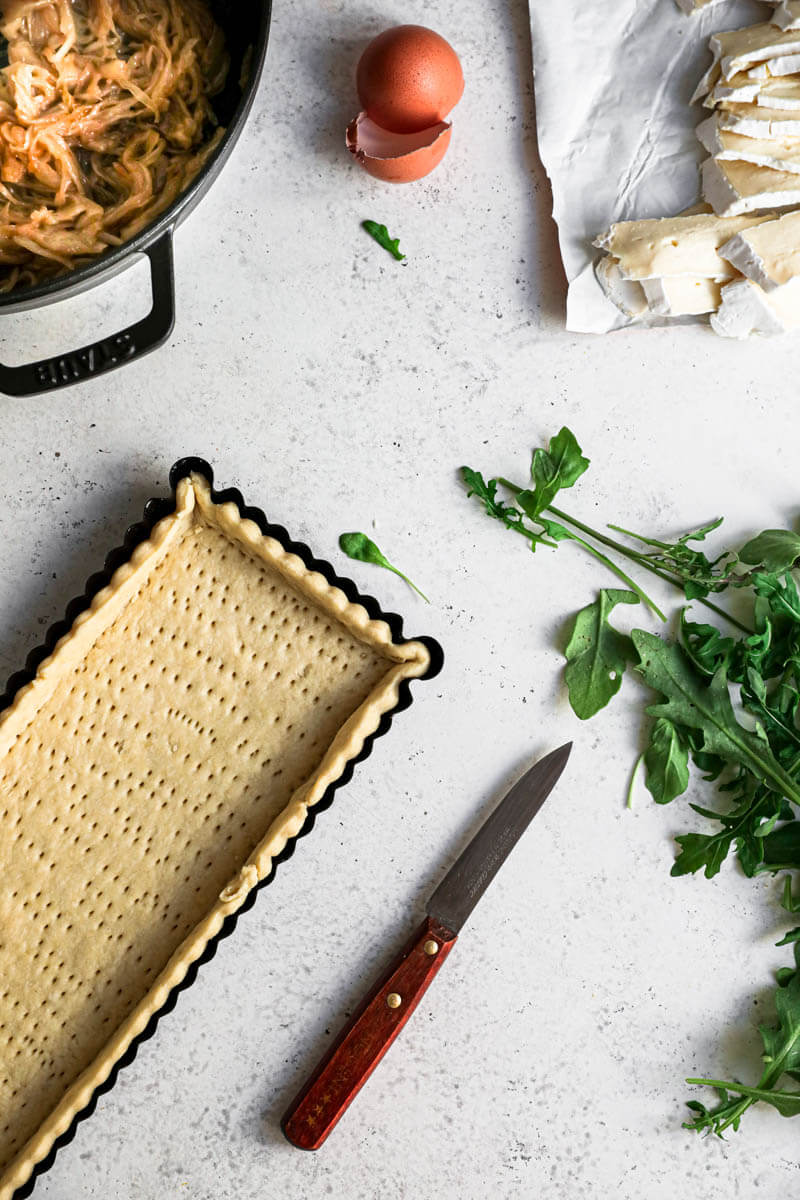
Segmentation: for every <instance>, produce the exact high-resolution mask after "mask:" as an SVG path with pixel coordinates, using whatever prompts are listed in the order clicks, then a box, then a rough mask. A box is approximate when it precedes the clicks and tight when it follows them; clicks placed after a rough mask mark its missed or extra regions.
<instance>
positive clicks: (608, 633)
mask: <svg viewBox="0 0 800 1200" xmlns="http://www.w3.org/2000/svg"><path fill="white" fill-rule="evenodd" d="M637 603H638V597H637V596H636V595H635V594H634V593H633V592H628V591H624V590H623V589H622V588H603V589H602V590H601V591H600V592H599V593H598V596H597V599H596V600H595V601H594V603H593V604H589V605H587V606H586V608H582V609H581V611H580V612H579V613H578V614H577V615H576V617H575V622H574V624H573V627H572V633H571V635H570V639H569V642H568V644H567V649H566V658H567V668H566V672H565V677H566V682H567V690H568V692H569V702H570V704H571V706H572V710H573V712H574V713H575V714H576V716H578V717H580V719H581V720H582V721H586V720H588V718H589V717H593V716H594V715H595V713H597V712H599V711H600V709H601V708H605V706H606V705H607V704H608V702H609V700H610V699H611V697H612V696H615V695H616V693H617V692H618V691H619V689H620V687H621V686H622V676H623V675H624V673H625V668H626V666H627V664H628V662H629V661H630V660H631V659H632V657H633V645H632V643H631V639H630V638H629V637H628V636H627V634H623V633H620V632H619V630H617V629H614V627H613V625H611V624H609V620H608V618H609V615H610V614H611V612H612V610H613V609H614V608H615V606H616V605H617V604H637Z"/></svg>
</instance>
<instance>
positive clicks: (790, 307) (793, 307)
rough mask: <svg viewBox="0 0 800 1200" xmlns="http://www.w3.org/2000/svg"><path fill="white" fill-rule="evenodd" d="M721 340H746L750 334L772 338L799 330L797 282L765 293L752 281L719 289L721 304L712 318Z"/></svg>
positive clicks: (741, 280)
mask: <svg viewBox="0 0 800 1200" xmlns="http://www.w3.org/2000/svg"><path fill="white" fill-rule="evenodd" d="M711 327H712V329H713V330H714V332H715V333H718V334H719V335H720V337H734V338H745V337H749V335H750V334H751V333H760V334H763V335H764V336H766V337H774V336H775V335H776V334H779V333H787V332H788V331H789V330H792V329H800V279H793V280H792V281H791V282H790V283H785V284H784V285H783V287H781V288H778V289H777V290H776V291H774V292H769V293H768V292H765V291H764V290H763V289H762V288H760V287H759V286H758V284H757V283H753V281H752V280H751V279H737V280H734V282H733V283H729V284H726V286H725V287H724V288H723V289H722V302H721V304H720V306H719V309H718V310H717V312H715V313H713V314H712V316H711Z"/></svg>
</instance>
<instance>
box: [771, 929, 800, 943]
mask: <svg viewBox="0 0 800 1200" xmlns="http://www.w3.org/2000/svg"><path fill="white" fill-rule="evenodd" d="M793 942H800V929H790V930H789V932H788V933H786V934H784V936H783V937H782V938H781V940H780V941H779V942H776V943H775V945H776V946H790V945H791V944H792V943H793Z"/></svg>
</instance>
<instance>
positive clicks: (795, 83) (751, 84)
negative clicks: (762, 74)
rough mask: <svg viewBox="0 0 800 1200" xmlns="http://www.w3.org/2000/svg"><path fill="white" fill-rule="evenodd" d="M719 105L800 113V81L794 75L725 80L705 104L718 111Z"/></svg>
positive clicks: (707, 98) (712, 92) (717, 85)
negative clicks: (757, 106) (756, 106)
mask: <svg viewBox="0 0 800 1200" xmlns="http://www.w3.org/2000/svg"><path fill="white" fill-rule="evenodd" d="M718 104H758V105H759V106H760V107H762V108H774V109H777V110H778V111H784V110H788V111H797V110H798V109H800V79H799V78H798V77H797V76H794V75H786V76H778V78H777V79H772V78H769V79H748V77H747V74H746V73H744V72H743V73H742V74H740V75H734V77H733V78H732V79H730V80H724V79H721V80H720V81H719V83H717V84H715V85H714V87H713V88H712V90H711V91H710V92H709V93H708V95H707V96H706V98H705V100H704V101H703V106H704V107H705V108H716V107H717V105H718Z"/></svg>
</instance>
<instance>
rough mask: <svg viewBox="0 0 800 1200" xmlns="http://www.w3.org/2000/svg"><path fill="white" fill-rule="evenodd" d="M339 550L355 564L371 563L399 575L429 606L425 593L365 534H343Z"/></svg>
mask: <svg viewBox="0 0 800 1200" xmlns="http://www.w3.org/2000/svg"><path fill="white" fill-rule="evenodd" d="M339 549H340V550H342V551H344V553H345V554H346V555H347V557H348V558H353V559H355V560H356V562H363V563H371V564H372V565H373V566H376V567H383V568H384V569H385V570H387V571H392V572H393V573H394V574H395V575H399V576H400V578H401V579H402V580H404V581H405V582H406V583H407V584H408V586H409V587H410V588H413V589H414V591H415V592H416V593H417V594H418V595H419V596H422V599H423V600H424V601H425V602H426V604H430V601H429V600H428V597H427V596H426V595H425V593H424V592H421V591H420V590H419V588H418V587H417V585H416V584H415V583H412V582H411V580H410V579H409V578H408V576H407V575H404V574H403V572H402V571H399V570H398V569H397V567H395V566H393V565H392V563H390V562H389V560H388V558H387V557H386V555H385V554H384V553H383V552H382V551H381V550H379V549H378V547H377V546H376V545H375V543H374V542H373V541H372V539H371V538H368V537H367V535H366V534H365V533H343V534H342V535H341V536H340V538H339Z"/></svg>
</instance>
